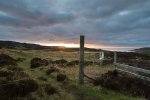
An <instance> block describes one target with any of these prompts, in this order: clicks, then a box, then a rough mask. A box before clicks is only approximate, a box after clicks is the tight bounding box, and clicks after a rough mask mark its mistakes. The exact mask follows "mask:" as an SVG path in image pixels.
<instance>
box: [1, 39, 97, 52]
mask: <svg viewBox="0 0 150 100" xmlns="http://www.w3.org/2000/svg"><path fill="white" fill-rule="evenodd" d="M0 48H7V49H22V50H51V51H68V52H69V51H70V52H71V51H79V48H66V47H63V46H43V45H39V44H31V43H20V42H15V41H2V40H0ZM85 50H86V51H95V52H96V51H100V49H95V48H85Z"/></svg>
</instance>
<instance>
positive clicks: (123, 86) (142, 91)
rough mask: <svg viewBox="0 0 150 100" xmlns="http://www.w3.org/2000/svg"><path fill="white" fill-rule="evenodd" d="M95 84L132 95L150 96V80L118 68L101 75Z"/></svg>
mask: <svg viewBox="0 0 150 100" xmlns="http://www.w3.org/2000/svg"><path fill="white" fill-rule="evenodd" d="M94 85H101V86H102V87H105V88H108V89H112V90H116V91H119V92H121V93H124V94H129V95H132V96H145V97H150V94H149V93H150V85H149V82H147V81H144V80H141V79H138V78H136V77H133V76H129V75H127V74H123V73H119V72H117V71H116V70H115V71H109V72H108V73H106V74H103V75H101V77H99V78H97V79H96V81H94Z"/></svg>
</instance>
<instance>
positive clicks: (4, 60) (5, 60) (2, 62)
mask: <svg viewBox="0 0 150 100" xmlns="http://www.w3.org/2000/svg"><path fill="white" fill-rule="evenodd" d="M6 65H14V66H16V65H17V61H16V60H15V59H14V58H12V57H10V56H8V55H6V54H0V67H2V66H6Z"/></svg>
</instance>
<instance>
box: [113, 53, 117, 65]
mask: <svg viewBox="0 0 150 100" xmlns="http://www.w3.org/2000/svg"><path fill="white" fill-rule="evenodd" d="M114 63H117V52H116V51H115V52H114Z"/></svg>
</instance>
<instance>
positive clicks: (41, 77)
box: [38, 76, 48, 81]
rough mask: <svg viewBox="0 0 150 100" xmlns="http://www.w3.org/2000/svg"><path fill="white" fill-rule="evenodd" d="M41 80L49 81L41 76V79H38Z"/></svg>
mask: <svg viewBox="0 0 150 100" xmlns="http://www.w3.org/2000/svg"><path fill="white" fill-rule="evenodd" d="M38 79H39V80H42V81H47V80H48V79H47V78H46V77H44V76H41V77H39V78H38Z"/></svg>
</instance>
